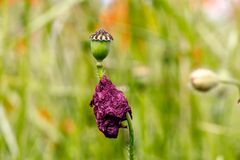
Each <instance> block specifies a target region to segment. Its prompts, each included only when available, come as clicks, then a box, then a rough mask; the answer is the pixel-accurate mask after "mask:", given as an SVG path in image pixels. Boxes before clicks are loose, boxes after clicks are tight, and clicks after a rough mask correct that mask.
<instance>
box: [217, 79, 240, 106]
mask: <svg viewBox="0 0 240 160" xmlns="http://www.w3.org/2000/svg"><path fill="white" fill-rule="evenodd" d="M220 83H224V84H230V85H234V86H236V87H237V88H238V92H239V95H240V81H238V80H235V79H228V80H226V79H221V80H220ZM238 103H240V99H239V100H238Z"/></svg>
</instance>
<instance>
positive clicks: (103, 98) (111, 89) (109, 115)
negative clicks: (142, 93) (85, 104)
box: [90, 75, 132, 138]
mask: <svg viewBox="0 0 240 160" xmlns="http://www.w3.org/2000/svg"><path fill="white" fill-rule="evenodd" d="M90 106H91V107H93V109H94V114H95V117H96V122H97V125H98V128H99V130H100V131H101V132H103V133H104V135H105V136H106V137H108V138H117V136H118V130H119V128H126V126H124V125H123V124H122V121H124V120H126V113H127V112H129V113H130V115H131V113H132V111H131V108H130V107H129V105H128V101H127V99H126V98H125V96H124V94H123V92H121V91H119V90H118V89H117V88H116V86H115V85H114V84H113V83H112V82H111V80H109V79H108V78H107V76H106V75H104V76H103V77H102V79H101V80H100V82H99V83H98V85H97V86H96V89H95V93H94V95H93V98H92V100H91V102H90Z"/></svg>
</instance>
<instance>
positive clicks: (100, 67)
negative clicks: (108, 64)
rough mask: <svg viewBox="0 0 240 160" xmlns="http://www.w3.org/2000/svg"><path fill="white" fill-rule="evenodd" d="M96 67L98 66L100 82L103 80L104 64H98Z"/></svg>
mask: <svg viewBox="0 0 240 160" xmlns="http://www.w3.org/2000/svg"><path fill="white" fill-rule="evenodd" d="M96 66H97V72H98V78H99V80H101V79H102V76H103V65H102V62H97V63H96Z"/></svg>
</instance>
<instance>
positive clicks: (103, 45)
mask: <svg viewBox="0 0 240 160" xmlns="http://www.w3.org/2000/svg"><path fill="white" fill-rule="evenodd" d="M90 39H91V52H92V54H93V56H94V58H95V59H96V60H97V61H103V60H104V59H105V58H106V57H107V55H108V52H109V49H110V43H111V41H112V40H113V37H112V36H111V34H109V33H108V32H106V31H105V30H104V29H99V30H97V31H96V32H95V33H93V34H92V35H91V36H90Z"/></svg>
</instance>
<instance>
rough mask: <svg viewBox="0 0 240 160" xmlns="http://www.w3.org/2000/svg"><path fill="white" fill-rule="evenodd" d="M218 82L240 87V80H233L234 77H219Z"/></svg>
mask: <svg viewBox="0 0 240 160" xmlns="http://www.w3.org/2000/svg"><path fill="white" fill-rule="evenodd" d="M220 82H221V83H224V84H230V85H235V86H237V87H238V88H240V82H239V81H238V80H234V79H227V80H225V79H221V80H220Z"/></svg>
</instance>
